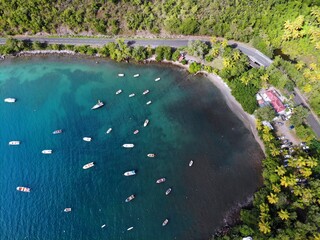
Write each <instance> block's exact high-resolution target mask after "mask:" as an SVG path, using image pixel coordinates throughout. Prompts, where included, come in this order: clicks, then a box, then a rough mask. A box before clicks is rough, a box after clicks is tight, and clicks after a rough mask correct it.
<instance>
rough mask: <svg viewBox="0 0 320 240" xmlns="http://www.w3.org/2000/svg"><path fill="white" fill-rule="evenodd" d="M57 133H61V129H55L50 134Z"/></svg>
mask: <svg viewBox="0 0 320 240" xmlns="http://www.w3.org/2000/svg"><path fill="white" fill-rule="evenodd" d="M59 133H62V129H57V130H54V131H53V132H52V134H59Z"/></svg>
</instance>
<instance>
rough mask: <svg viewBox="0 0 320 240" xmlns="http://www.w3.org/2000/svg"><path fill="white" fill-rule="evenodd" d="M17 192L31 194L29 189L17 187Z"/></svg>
mask: <svg viewBox="0 0 320 240" xmlns="http://www.w3.org/2000/svg"><path fill="white" fill-rule="evenodd" d="M17 190H18V191H20V192H30V191H31V189H30V188H28V187H17Z"/></svg>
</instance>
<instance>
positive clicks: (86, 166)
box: [82, 162, 94, 169]
mask: <svg viewBox="0 0 320 240" xmlns="http://www.w3.org/2000/svg"><path fill="white" fill-rule="evenodd" d="M93 166H94V162H90V163H87V164H85V165H83V167H82V168H83V169H88V168H92V167H93Z"/></svg>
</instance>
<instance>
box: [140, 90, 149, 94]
mask: <svg viewBox="0 0 320 240" xmlns="http://www.w3.org/2000/svg"><path fill="white" fill-rule="evenodd" d="M149 92H150V91H149V90H148V89H147V90H145V91H144V92H143V93H142V95H146V94H148V93H149Z"/></svg>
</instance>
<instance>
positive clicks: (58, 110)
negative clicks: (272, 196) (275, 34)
mask: <svg viewBox="0 0 320 240" xmlns="http://www.w3.org/2000/svg"><path fill="white" fill-rule="evenodd" d="M118 73H125V77H123V78H119V77H118V76H117V74H118ZM136 73H139V74H140V77H139V78H133V75H134V74H136ZM157 77H161V81H159V82H155V81H154V79H155V78H157ZM118 89H122V91H123V92H122V93H121V94H120V95H115V92H116V91H117V90H118ZM145 89H149V90H150V93H149V94H147V95H142V92H143V91H144V90H145ZM130 93H135V94H136V96H135V97H133V98H129V97H128V95H129V94H130ZM7 97H15V98H17V102H16V103H14V104H8V103H4V102H3V101H2V100H1V101H0V126H1V127H0V156H1V158H0V239H1V240H2V239H9V240H15V239H32V240H36V239H39V240H43V239H48V240H56V239H66V240H78V239H82V240H91V239H93V240H97V239H115V240H117V239H139V240H143V239H153V240H166V239H181V240H182V239H183V240H188V239H190V240H191V239H192V240H194V239H208V238H209V237H210V235H211V234H212V233H214V231H215V230H216V229H217V228H218V227H220V226H222V225H223V219H224V217H225V215H226V213H227V212H228V210H229V209H230V208H231V207H233V206H235V205H236V204H237V203H239V202H243V201H245V200H246V198H247V197H248V196H250V195H251V194H252V193H253V192H254V191H255V190H256V188H257V187H258V186H259V184H260V177H259V175H260V167H259V166H260V164H259V161H260V160H261V159H262V152H261V150H260V149H259V147H258V144H257V143H256V142H255V141H254V139H253V137H252V135H251V134H250V132H249V131H248V130H247V129H246V128H245V127H244V125H243V124H242V122H241V121H240V120H239V119H238V118H237V117H236V116H235V115H234V114H233V113H232V112H231V111H230V110H229V108H228V107H227V105H226V103H225V101H224V99H223V97H222V95H221V93H220V92H219V90H218V89H217V88H216V87H215V86H214V85H213V84H212V83H210V82H209V81H208V80H207V79H206V78H204V77H199V76H197V77H196V76H191V75H188V74H186V73H185V72H183V71H181V70H179V69H173V68H169V67H165V66H156V65H130V64H123V63H122V64H117V63H114V62H108V61H100V63H99V64H96V63H95V60H90V59H78V58H72V57H34V58H20V59H13V60H6V61H4V62H2V63H1V65H0V98H1V99H4V98H7ZM98 99H100V100H102V101H103V102H104V103H105V106H104V107H103V108H101V109H98V110H96V111H93V110H91V107H92V106H93V105H94V104H95V103H96V102H97V100H98ZM149 100H151V101H152V104H151V105H149V106H147V105H146V102H147V101H149ZM146 118H148V119H149V120H150V124H149V125H148V126H147V127H146V128H143V127H142V125H143V122H144V120H145V119H146ZM110 127H111V128H112V129H113V130H112V132H111V133H110V134H108V135H107V134H105V132H106V130H107V129H108V128H110ZM60 128H62V129H63V130H64V132H63V133H62V134H60V135H52V131H53V130H55V129H60ZM136 129H139V130H140V133H139V134H137V135H133V131H134V130H136ZM85 136H89V137H92V139H93V140H92V142H84V141H83V140H82V138H83V137H85ZM12 140H20V141H21V145H19V146H9V145H8V142H9V141H12ZM124 143H134V144H135V147H134V148H133V149H124V148H122V147H121V146H122V144H124ZM43 149H52V150H53V154H52V155H43V154H41V151H42V150H43ZM148 153H156V154H157V157H156V158H147V156H146V155H147V154H148ZM191 159H193V160H194V164H193V166H192V167H189V166H188V163H189V161H190V160H191ZM92 161H93V162H95V163H96V165H95V167H93V168H91V169H88V170H83V169H82V166H83V165H84V164H86V163H88V162H92ZM132 169H135V170H137V175H136V176H133V177H124V176H123V173H124V172H125V171H128V170H132ZM161 177H166V178H167V181H166V182H165V183H163V184H156V183H155V181H156V180H157V179H158V178H161ZM17 186H27V187H30V188H31V189H32V191H31V193H23V192H18V191H16V187H17ZM169 187H172V189H173V190H172V192H171V194H170V195H168V196H166V195H165V191H166V189H167V188H169ZM131 194H135V195H136V198H135V199H134V200H133V201H132V202H129V203H125V202H124V200H125V199H126V198H127V197H128V196H129V195H131ZM66 207H71V208H72V212H69V213H65V212H63V209H64V208H66ZM166 218H168V219H169V223H168V225H167V226H166V227H162V225H161V224H162V222H163V221H164V219H166ZM103 224H106V227H105V228H103V229H102V228H101V225H103ZM131 226H133V227H134V228H133V230H132V231H126V229H127V228H128V227H131Z"/></svg>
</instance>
